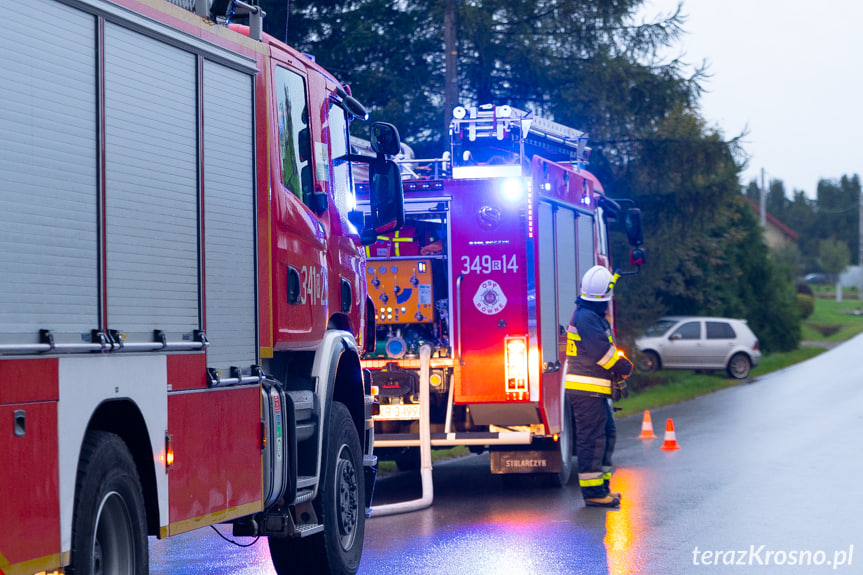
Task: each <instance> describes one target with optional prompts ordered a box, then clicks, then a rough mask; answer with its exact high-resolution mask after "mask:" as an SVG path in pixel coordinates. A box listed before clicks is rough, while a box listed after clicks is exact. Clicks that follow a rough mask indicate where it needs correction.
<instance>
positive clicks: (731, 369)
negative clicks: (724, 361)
mask: <svg viewBox="0 0 863 575" xmlns="http://www.w3.org/2000/svg"><path fill="white" fill-rule="evenodd" d="M751 369H752V362H751V361H749V357H748V356H747V355H746V354H745V353H735V354H734V355H732V356H731V359H729V360H728V376H729V377H732V378H734V379H745V378H746V377H748V376H749V371H750V370H751Z"/></svg>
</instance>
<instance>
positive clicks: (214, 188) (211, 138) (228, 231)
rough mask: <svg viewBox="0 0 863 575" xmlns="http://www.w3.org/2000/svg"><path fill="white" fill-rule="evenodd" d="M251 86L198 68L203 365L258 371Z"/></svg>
mask: <svg viewBox="0 0 863 575" xmlns="http://www.w3.org/2000/svg"><path fill="white" fill-rule="evenodd" d="M253 118H254V116H253V108H252V78H251V77H250V76H249V75H248V74H244V73H242V72H238V71H235V70H231V69H229V68H226V67H225V66H222V65H219V64H215V63H213V62H209V61H207V62H205V63H204V230H205V234H204V242H205V243H204V245H205V249H204V254H205V258H206V261H205V274H206V275H205V290H206V304H207V312H206V313H207V315H206V319H207V323H206V328H207V338H208V339H209V341H210V347H209V348H208V350H207V365H208V366H209V367H215V368H219V369H225V368H227V367H230V366H237V367H241V368H248V367H249V366H250V365H252V364H254V363H257V360H256V358H257V353H256V351H257V346H256V333H257V332H256V327H257V326H256V321H255V319H256V317H257V314H256V309H257V305H256V300H255V294H256V289H255V285H256V281H255V277H256V276H255V175H254V157H253V146H254V142H253V138H252V135H253V123H252V122H253Z"/></svg>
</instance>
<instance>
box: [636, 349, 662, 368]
mask: <svg viewBox="0 0 863 575" xmlns="http://www.w3.org/2000/svg"><path fill="white" fill-rule="evenodd" d="M657 369H659V356H658V355H657V354H656V352H655V351H650V350H647V351H642V352H640V353H639V354H638V371H641V372H644V373H650V372H653V371H656V370H657Z"/></svg>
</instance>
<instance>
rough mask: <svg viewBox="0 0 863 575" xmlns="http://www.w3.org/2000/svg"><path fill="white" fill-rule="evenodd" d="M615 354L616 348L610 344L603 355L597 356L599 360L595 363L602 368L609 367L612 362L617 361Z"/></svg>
mask: <svg viewBox="0 0 863 575" xmlns="http://www.w3.org/2000/svg"><path fill="white" fill-rule="evenodd" d="M616 354H617V348H616V347H614V346H613V345H612V346H611V347H609V348H608V351H606V352H605V355H603V356H602V357H601V358H599V361H597V362H596V365H598V366H601V367H602V368H603V369H608V368H610V367H611V366H612V365H614V362H616V361H617V355H616Z"/></svg>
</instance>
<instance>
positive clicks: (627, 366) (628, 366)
mask: <svg viewBox="0 0 863 575" xmlns="http://www.w3.org/2000/svg"><path fill="white" fill-rule="evenodd" d="M630 375H632V362H631V361H629V360H628V359H627V358H626V357H624V356H620V357H618V358H617V361H616V362H615V363H614V365H612V366H611V376H612V378H613V379H626V378H627V377H629V376H630Z"/></svg>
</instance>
